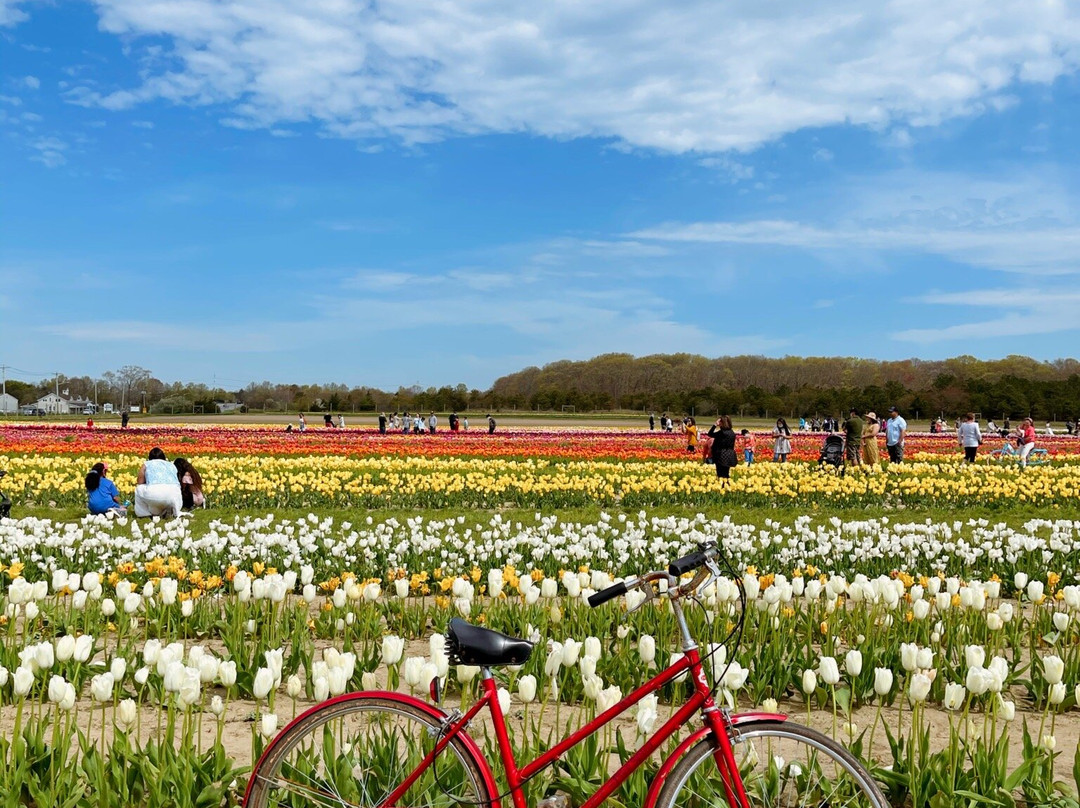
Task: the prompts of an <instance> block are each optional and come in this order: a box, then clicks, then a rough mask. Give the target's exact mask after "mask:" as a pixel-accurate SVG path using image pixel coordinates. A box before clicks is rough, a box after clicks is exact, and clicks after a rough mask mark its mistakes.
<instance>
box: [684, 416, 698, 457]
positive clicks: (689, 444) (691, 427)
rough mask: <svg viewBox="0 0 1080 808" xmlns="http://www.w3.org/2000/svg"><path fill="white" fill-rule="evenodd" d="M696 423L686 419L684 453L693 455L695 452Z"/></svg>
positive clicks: (691, 419)
mask: <svg viewBox="0 0 1080 808" xmlns="http://www.w3.org/2000/svg"><path fill="white" fill-rule="evenodd" d="M697 432H698V430H697V421H695V420H694V419H693V418H688V419H687V423H686V451H687V452H689V453H690V454H693V453H694V452H696V451H697V439H698V434H697Z"/></svg>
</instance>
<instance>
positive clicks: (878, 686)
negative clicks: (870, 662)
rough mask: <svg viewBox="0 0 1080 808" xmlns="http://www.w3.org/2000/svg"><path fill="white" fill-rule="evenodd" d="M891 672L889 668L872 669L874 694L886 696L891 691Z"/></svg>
mask: <svg viewBox="0 0 1080 808" xmlns="http://www.w3.org/2000/svg"><path fill="white" fill-rule="evenodd" d="M892 686H893V672H892V671H891V670H890V669H889V668H874V692H875V693H877V694H878V695H879V696H883V697H884V696H887V695H889V693H890V692H891V691H892Z"/></svg>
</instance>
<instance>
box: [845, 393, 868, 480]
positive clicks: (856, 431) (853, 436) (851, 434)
mask: <svg viewBox="0 0 1080 808" xmlns="http://www.w3.org/2000/svg"><path fill="white" fill-rule="evenodd" d="M865 429H866V423H865V422H864V421H863V419H862V418H860V417H859V412H858V410H856V409H855V408H854V407H852V408H851V410H850V411H849V412H848V417H847V420H846V421H844V460H845V461H846V462H848V463H851V464H852V465H855V466H861V465H862V436H863V431H864V430H865Z"/></svg>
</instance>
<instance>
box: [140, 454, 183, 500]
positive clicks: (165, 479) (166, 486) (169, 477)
mask: <svg viewBox="0 0 1080 808" xmlns="http://www.w3.org/2000/svg"><path fill="white" fill-rule="evenodd" d="M136 483H137V485H136V486H135V515H136V516H138V517H144V516H179V515H180V512H181V511H182V510H183V507H184V499H183V495H182V494H181V492H180V478H179V477H178V476H177V475H176V466H174V465H173V464H172V463H170V462H169V461H168V459H166V457H165V452H163V451H161V449H160V448H158V447H157V446H155V447H154V448H153V449H151V450H150V454H149V456H148V458H147V460H146V462H145V463H143V464H142V468H140V469H139V476H138V477H137V478H136Z"/></svg>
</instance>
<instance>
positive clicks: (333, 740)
mask: <svg viewBox="0 0 1080 808" xmlns="http://www.w3.org/2000/svg"><path fill="white" fill-rule="evenodd" d="M439 737H440V724H439V719H438V718H436V717H434V716H432V715H430V714H428V713H427V712H425V711H424V710H421V709H419V708H417V707H415V706H413V705H411V704H405V703H402V702H398V701H395V700H393V699H389V698H386V697H384V696H378V695H376V694H368V693H355V694H353V697H352V698H351V699H347V700H344V701H337V702H334V703H331V704H328V705H326V706H324V707H321V708H319V709H317V710H315V711H314V712H312V713H311V714H310V715H307V716H306V717H303V718H301V720H300V721H298V722H297V723H296V724H294V725H293V726H291V727H289V728H288V729H286V730H285V732H283V733H282V734H281V735H279V736H278V737H277V738H275V739H274V741H273V742H272V744H271V746H270V747H269V748H268V750H267V752H266V754H265V756H264V757H263V759H262V760H261V761H260V762H259V763H258V764H257V765H256V767H255V769H254V770H253V771H252V773H251V780H250V785H249V788H248V794H247V798H246V800H245V802H244V805H245V806H246V808H373V806H378V805H382V804H383V803H384V802H386V799H387V798H388V797H389V796H390V795H391V794H392V793H393V792H394V790H395V789H397V788H398V786H399V785H401V784H402V783H403V782H404V781H405V780H406V779H407V778H408V777H409V776H410V775H411V774H412V773H413V772H415V771H416V769H417V767H418V766H420V765H421V763H422V762H423V760H424V758H425V756H426V755H427V754H428V753H429V752H431V750H432V749H434V747H435V744H436V743H437V741H438V739H439ZM483 772H484V766H483V764H481V763H480V762H479V761H477V759H476V757H475V755H474V753H473V751H472V750H471V749H470V748H469V747H468V746H467V745H466V744H465V743H464V742H463V741H462V740H461V738H460V737H455V738H454V739H453V740H452V741H451V742H450V743H449V744H447V745H446V746H445V748H444V749H443V750H442V751H441V752H440V754H439V755H437V756H436V757H435V759H434V761H433V763H432V764H429V765H428V766H426V767H425V768H424V770H423V771H421V772H420V774H419V776H418V777H417V779H416V780H415V782H413V783H412V784H411V785H410V786H409V788H408V790H407V791H406V792H405V793H404V794H402V795H401V797H400V798H399V799H397V800H395V802H394V804H395V805H398V806H409V808H456V806H459V805H460V806H462V808H468V806H474V805H475V806H488V805H490V803H491V794H490V792H489V790H488V788H487V786H486V782H487V781H486V779H485V777H484V774H483Z"/></svg>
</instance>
